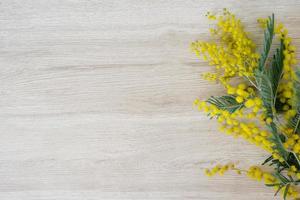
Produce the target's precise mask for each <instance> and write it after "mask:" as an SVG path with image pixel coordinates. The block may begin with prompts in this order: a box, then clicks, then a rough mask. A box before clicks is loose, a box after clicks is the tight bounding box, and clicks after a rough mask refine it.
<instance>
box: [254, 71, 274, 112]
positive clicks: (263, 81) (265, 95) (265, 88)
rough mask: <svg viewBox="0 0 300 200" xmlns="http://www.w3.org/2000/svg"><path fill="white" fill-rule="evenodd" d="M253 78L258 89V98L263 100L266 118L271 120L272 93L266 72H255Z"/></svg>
mask: <svg viewBox="0 0 300 200" xmlns="http://www.w3.org/2000/svg"><path fill="white" fill-rule="evenodd" d="M255 78H256V82H257V86H258V88H259V92H260V96H261V98H262V100H263V104H264V107H265V109H266V114H267V116H268V117H271V118H273V108H274V91H273V85H274V84H273V83H272V82H271V80H270V78H269V76H268V74H267V73H266V71H259V70H256V71H255Z"/></svg>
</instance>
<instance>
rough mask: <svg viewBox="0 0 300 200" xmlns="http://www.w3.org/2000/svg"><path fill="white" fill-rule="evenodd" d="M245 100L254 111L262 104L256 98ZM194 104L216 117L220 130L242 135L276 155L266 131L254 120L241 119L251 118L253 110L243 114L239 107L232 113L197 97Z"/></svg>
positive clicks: (253, 113)
mask: <svg viewBox="0 0 300 200" xmlns="http://www.w3.org/2000/svg"><path fill="white" fill-rule="evenodd" d="M247 102H248V103H247ZM247 102H246V103H247V106H248V107H249V108H252V109H253V110H255V112H256V110H259V109H260V107H261V105H262V102H261V100H260V99H258V98H254V99H249V100H247ZM194 105H195V106H197V107H198V109H199V110H201V111H204V112H206V113H209V114H210V116H211V117H217V118H218V120H217V121H218V123H219V127H220V128H219V129H220V131H222V132H225V133H226V134H229V135H233V136H234V137H242V138H244V139H245V140H247V141H248V142H250V143H252V144H256V145H257V146H259V147H261V148H263V149H265V150H267V151H268V152H271V153H272V152H273V153H274V155H275V156H276V155H277V154H276V152H274V151H273V149H272V146H273V143H272V142H270V141H269V140H268V137H269V136H270V133H269V132H268V131H266V130H263V129H261V128H259V126H258V125H256V123H255V122H244V121H242V119H243V117H246V118H247V119H252V118H253V116H252V115H254V116H255V115H256V113H255V112H251V113H248V114H247V115H245V114H244V113H243V110H244V109H240V110H238V111H235V112H234V113H230V112H229V111H227V110H222V109H219V108H218V107H216V106H215V105H212V104H208V103H206V102H205V101H200V100H198V99H196V100H195V101H194ZM258 108H259V109H258ZM249 114H250V115H249Z"/></svg>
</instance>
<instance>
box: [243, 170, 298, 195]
mask: <svg viewBox="0 0 300 200" xmlns="http://www.w3.org/2000/svg"><path fill="white" fill-rule="evenodd" d="M294 169H295V166H294ZM247 176H248V177H249V178H251V179H254V180H256V181H263V182H264V184H276V183H279V181H278V180H277V179H276V177H275V176H273V175H272V174H270V173H269V172H263V171H262V170H261V169H260V168H259V167H257V166H251V167H250V168H249V169H248V171H247ZM273 187H274V189H275V190H276V191H277V190H278V187H279V186H278V185H275V186H273ZM284 191H285V186H284V187H283V188H282V189H281V193H282V195H283V192H284ZM297 196H298V192H297V191H296V190H295V188H294V187H292V186H290V187H289V188H288V193H287V197H292V198H296V197H297Z"/></svg>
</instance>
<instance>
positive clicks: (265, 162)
mask: <svg viewBox="0 0 300 200" xmlns="http://www.w3.org/2000/svg"><path fill="white" fill-rule="evenodd" d="M272 159H273V156H272V155H271V156H269V157H268V158H267V159H266V160H265V161H264V162H263V163H262V164H261V165H265V164H267V163H268V162H269V161H271V160H272Z"/></svg>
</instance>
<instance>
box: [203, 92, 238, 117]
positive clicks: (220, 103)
mask: <svg viewBox="0 0 300 200" xmlns="http://www.w3.org/2000/svg"><path fill="white" fill-rule="evenodd" d="M206 102H208V103H210V104H212V105H215V106H217V107H218V108H219V109H222V110H227V111H228V112H230V113H234V112H235V111H236V110H239V109H241V108H243V107H244V104H243V103H238V102H237V101H236V100H235V96H232V95H226V96H219V97H214V96H212V97H210V98H209V99H208V100H207V101H206Z"/></svg>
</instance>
